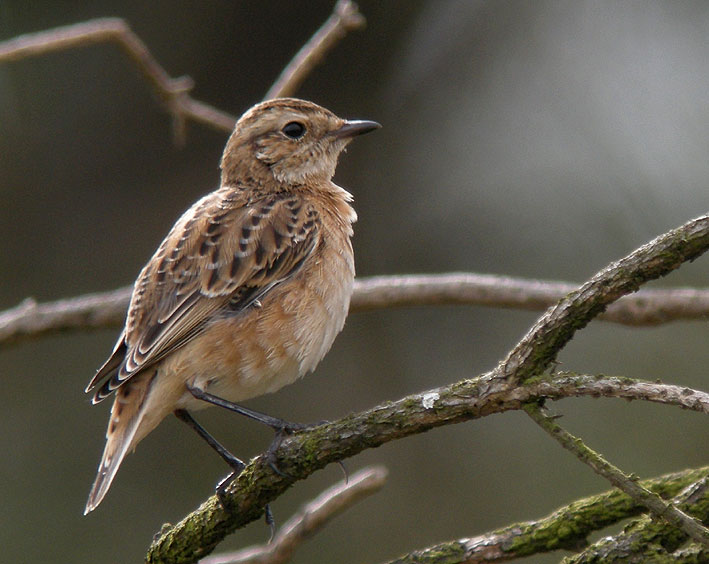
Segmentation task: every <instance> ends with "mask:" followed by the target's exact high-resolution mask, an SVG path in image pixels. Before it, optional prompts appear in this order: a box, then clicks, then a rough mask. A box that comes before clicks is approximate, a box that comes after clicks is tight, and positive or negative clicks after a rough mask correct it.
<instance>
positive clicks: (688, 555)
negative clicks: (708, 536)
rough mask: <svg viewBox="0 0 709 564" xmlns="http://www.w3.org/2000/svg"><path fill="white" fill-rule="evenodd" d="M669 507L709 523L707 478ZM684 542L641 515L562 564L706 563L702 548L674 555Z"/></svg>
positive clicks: (692, 484)
mask: <svg viewBox="0 0 709 564" xmlns="http://www.w3.org/2000/svg"><path fill="white" fill-rule="evenodd" d="M671 503H672V504H673V505H675V506H677V507H678V508H679V509H682V510H683V511H686V512H688V513H692V515H694V516H696V517H697V518H699V519H701V520H702V521H703V522H704V523H707V522H709V476H707V475H703V476H697V477H696V479H695V480H692V481H690V483H688V484H687V485H686V486H685V487H684V489H683V490H682V491H680V492H678V493H677V494H676V495H675V496H674V499H672V500H671ZM686 541H687V535H686V534H683V533H682V532H681V531H679V530H678V529H676V528H674V527H666V526H665V524H664V523H663V522H661V521H659V520H657V519H653V518H652V517H651V516H650V515H644V516H643V517H641V518H640V519H637V520H636V521H635V522H633V523H630V524H629V525H628V526H626V527H624V528H623V531H622V532H620V533H618V534H616V535H613V536H610V537H605V538H602V539H600V540H598V541H597V542H595V543H594V544H592V545H591V546H589V547H587V548H585V549H584V550H583V552H581V553H579V554H576V555H574V556H571V557H569V558H567V559H565V560H564V564H592V563H595V562H599V560H600V559H601V558H602V559H603V560H602V561H603V562H619V561H620V562H627V561H628V560H627V559H628V556H629V555H632V558H633V561H634V562H650V561H653V562H660V561H664V562H694V563H698V562H707V557H708V556H709V549H708V548H707V547H706V545H705V544H693V545H691V546H690V547H688V550H683V551H677V549H678V548H679V547H681V546H682V545H683V544H685V542H686Z"/></svg>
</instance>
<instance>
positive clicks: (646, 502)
mask: <svg viewBox="0 0 709 564" xmlns="http://www.w3.org/2000/svg"><path fill="white" fill-rule="evenodd" d="M524 411H525V412H526V413H527V415H529V416H530V417H531V418H532V420H533V421H534V422H535V423H536V424H537V425H539V426H540V427H541V428H542V429H544V430H545V431H546V432H547V433H548V434H549V435H550V436H552V437H553V438H554V439H556V441H558V442H559V444H560V445H561V446H562V447H564V448H565V449H566V450H568V451H570V452H571V453H573V454H574V455H575V456H576V457H577V458H578V459H579V460H580V461H581V462H583V463H584V464H587V465H588V466H590V467H591V468H593V470H594V471H595V472H596V473H597V474H599V475H601V476H603V477H604V478H605V479H606V480H608V481H609V482H610V483H611V484H613V485H614V486H615V487H617V488H618V489H620V490H622V491H624V492H625V493H626V494H628V495H629V496H630V497H632V498H633V499H634V500H635V501H636V502H638V503H640V504H641V505H643V506H645V507H647V509H648V510H649V511H650V512H651V513H652V514H653V515H655V516H656V517H660V518H662V519H665V520H666V521H667V522H668V523H670V524H671V525H674V526H675V527H677V528H679V529H680V530H682V531H684V532H685V533H686V534H687V535H688V536H690V537H691V538H693V539H694V540H696V541H697V542H700V543H702V544H704V545H706V546H709V530H707V529H706V527H704V526H703V525H702V524H701V523H700V522H699V521H697V520H696V519H695V518H694V517H692V516H690V515H687V514H686V513H685V512H684V511H682V510H681V509H679V508H677V507H675V506H674V505H673V504H672V503H668V502H666V501H664V500H663V499H662V498H661V497H660V496H659V495H657V494H654V493H653V492H651V491H650V490H648V489H647V488H645V487H643V486H642V485H641V484H639V483H638V480H637V478H635V477H633V476H628V475H626V474H624V473H623V472H622V471H621V470H620V469H619V468H616V467H615V466H613V465H612V464H611V463H610V462H608V461H606V460H604V459H603V457H602V456H601V455H599V454H598V453H596V452H594V451H593V450H591V449H590V448H588V447H587V446H586V445H585V444H584V443H583V442H582V441H581V439H578V438H577V437H574V436H573V435H572V434H571V433H569V432H568V431H566V430H565V429H564V428H562V427H561V426H560V425H559V424H558V423H556V421H555V420H554V418H552V417H549V416H547V415H545V414H544V413H543V411H542V409H541V408H540V407H539V406H538V405H536V404H532V403H530V404H527V405H526V406H525V407H524Z"/></svg>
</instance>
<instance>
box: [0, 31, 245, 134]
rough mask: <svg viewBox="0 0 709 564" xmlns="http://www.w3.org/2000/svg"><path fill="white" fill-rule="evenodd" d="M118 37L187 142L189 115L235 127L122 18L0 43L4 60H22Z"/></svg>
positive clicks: (219, 126)
mask: <svg viewBox="0 0 709 564" xmlns="http://www.w3.org/2000/svg"><path fill="white" fill-rule="evenodd" d="M103 41H115V42H116V44H117V45H118V46H119V47H120V48H121V49H123V51H124V52H125V53H126V54H127V55H128V57H129V58H130V59H131V60H132V61H133V62H134V63H135V65H136V66H137V67H138V69H139V70H140V72H141V73H142V75H143V77H144V78H145V79H146V80H147V81H148V83H149V84H150V85H151V86H152V88H153V89H154V90H155V92H156V93H157V95H158V98H159V99H160V101H161V102H162V103H163V104H164V106H165V107H166V109H167V111H168V112H170V113H171V114H172V117H173V121H174V130H175V136H176V139H177V141H178V142H180V143H181V142H184V136H185V122H186V120H187V119H192V120H194V121H198V122H200V123H203V124H205V125H209V126H211V127H213V128H214V129H217V130H220V131H227V132H230V131H231V130H232V129H234V124H235V123H236V118H235V117H234V116H232V115H229V114H227V113H225V112H222V111H221V110H218V109H216V108H214V107H213V106H210V105H208V104H205V103H204V102H198V101H197V100H194V99H192V98H191V97H190V96H189V91H190V90H191V89H192V87H193V86H194V84H193V82H192V79H191V78H189V77H186V76H183V77H180V78H171V77H170V75H168V74H167V72H166V71H165V69H164V68H162V67H161V66H160V64H159V63H158V62H157V61H156V60H155V58H154V57H153V56H152V54H151V53H150V51H149V50H148V48H147V47H146V45H145V43H143V42H142V41H141V40H140V38H139V37H138V36H137V35H136V34H135V33H133V31H132V30H131V29H130V27H129V26H128V24H127V23H126V22H125V21H124V20H122V19H120V18H100V19H95V20H90V21H87V22H82V23H79V24H74V25H67V26H64V27H57V28H54V29H50V30H46V31H40V32H38V33H29V34H26V35H20V36H19V37H16V38H14V39H10V40H8V41H4V42H2V43H0V62H9V61H18V60H20V59H24V58H26V57H33V56H37V55H44V54H45V53H49V52H52V51H59V50H62V49H71V48H74V47H82V46H85V45H93V44H94V43H100V42H103Z"/></svg>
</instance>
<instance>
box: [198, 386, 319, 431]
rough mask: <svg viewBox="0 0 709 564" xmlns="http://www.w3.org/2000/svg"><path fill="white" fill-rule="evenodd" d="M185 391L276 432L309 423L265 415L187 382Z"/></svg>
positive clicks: (303, 426)
mask: <svg viewBox="0 0 709 564" xmlns="http://www.w3.org/2000/svg"><path fill="white" fill-rule="evenodd" d="M187 391H189V393H191V394H192V395H193V396H194V397H196V398H197V399H200V400H202V401H206V402H207V403H211V404H212V405H218V406H219V407H223V408H225V409H228V410H229V411H233V412H235V413H240V414H241V415H245V416H246V417H248V418H249V419H253V420H254V421H258V422H259V423H263V424H264V425H268V426H269V427H271V429H273V430H274V431H276V432H279V431H280V432H283V431H285V432H290V431H299V430H302V429H306V428H307V427H309V425H302V424H300V423H290V422H288V421H284V420H283V419H278V417H271V416H270V415H266V414H265V413H261V412H260V411H254V410H253V409H249V408H247V407H243V406H241V405H238V404H236V403H232V402H230V401H227V400H225V399H222V398H220V397H218V396H214V395H212V394H210V393H208V392H205V391H204V390H201V389H200V388H195V387H194V386H190V385H189V384H188V385H187Z"/></svg>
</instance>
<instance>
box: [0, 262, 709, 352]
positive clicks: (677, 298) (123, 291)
mask: <svg viewBox="0 0 709 564" xmlns="http://www.w3.org/2000/svg"><path fill="white" fill-rule="evenodd" d="M575 288H578V285H574V284H570V283H568V282H552V281H542V280H526V279H523V278H512V277H507V276H494V275H489V274H472V273H451V274H423V275H420V274H419V275H417V274H409V275H398V276H374V277H371V278H359V279H357V280H356V281H355V290H354V294H353V296H352V303H351V306H350V312H361V311H373V310H377V309H386V308H393V307H405V306H423V305H475V306H486V307H500V308H507V309H521V310H529V311H543V310H544V309H545V308H547V307H549V306H551V305H553V304H555V303H556V302H557V301H558V300H560V299H561V298H562V297H564V296H565V295H567V294H569V293H570V292H572V291H573V290H574V289H575ZM131 291H132V287H124V288H119V289H117V290H111V291H109V292H99V293H95V294H87V295H84V296H78V297H76V298H68V299H63V300H57V301H53V302H45V303H37V302H36V301H35V300H34V299H32V298H27V299H25V300H24V301H23V302H22V303H20V304H19V305H17V306H16V307H14V308H11V309H8V310H6V311H4V312H0V348H2V347H3V346H9V345H13V344H16V343H18V342H21V341H24V340H27V339H30V338H38V337H43V336H46V335H51V334H53V333H59V332H67V331H85V330H87V329H100V328H118V327H120V326H121V325H122V324H123V322H124V320H125V314H126V309H127V308H128V302H129V300H130V294H131ZM707 316H709V289H692V288H676V289H670V290H640V291H639V292H637V293H636V294H634V295H632V296H625V297H623V298H622V299H621V300H619V301H618V302H616V303H614V304H612V305H610V306H609V308H608V310H607V311H605V312H604V313H602V314H601V315H599V319H602V320H604V321H609V322H613V323H620V324H623V325H629V326H638V327H639V326H655V325H660V324H663V323H669V322H671V321H677V320H681V319H683V320H697V319H706V318H707Z"/></svg>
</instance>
